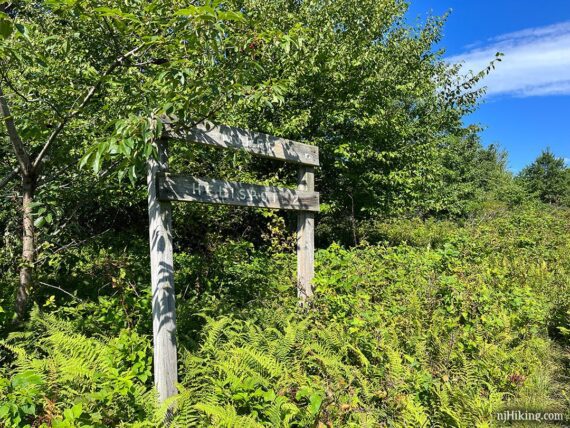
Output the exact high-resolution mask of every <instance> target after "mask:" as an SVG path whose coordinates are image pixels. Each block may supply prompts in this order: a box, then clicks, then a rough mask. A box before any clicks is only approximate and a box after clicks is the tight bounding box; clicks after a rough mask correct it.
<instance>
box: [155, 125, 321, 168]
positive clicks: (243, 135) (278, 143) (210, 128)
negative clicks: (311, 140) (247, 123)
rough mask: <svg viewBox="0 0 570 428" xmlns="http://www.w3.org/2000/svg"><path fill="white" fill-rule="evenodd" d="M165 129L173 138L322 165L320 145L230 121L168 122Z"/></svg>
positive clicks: (294, 161)
mask: <svg viewBox="0 0 570 428" xmlns="http://www.w3.org/2000/svg"><path fill="white" fill-rule="evenodd" d="M165 129H166V135H167V136H168V137H170V138H177V139H183V140H186V141H190V142H194V143H198V144H207V145H210V146H216V147H222V148H230V149H242V150H246V151H248V152H250V153H253V154H254V155H257V156H262V157H266V158H273V159H279V160H282V161H285V162H292V163H298V164H303V165H312V166H318V165H319V149H318V147H316V146H310V145H308V144H303V143H298V142H295V141H292V140H288V139H286V138H279V137H274V136H272V135H267V134H262V133H261V132H253V131H247V130H244V129H240V128H236V127H233V126H227V125H214V124H212V123H209V122H202V123H200V124H198V125H197V126H195V127H193V128H190V129H188V130H184V129H182V128H177V127H175V125H174V124H168V123H166V124H165Z"/></svg>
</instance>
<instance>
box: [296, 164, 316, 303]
mask: <svg viewBox="0 0 570 428" xmlns="http://www.w3.org/2000/svg"><path fill="white" fill-rule="evenodd" d="M297 188H298V189H299V190H303V191H308V192H312V191H314V190H315V168H314V167H312V166H301V167H299V174H298V177H297ZM314 276H315V213H313V212H309V211H300V212H299V214H298V215H297V296H298V297H299V300H300V303H301V304H302V305H303V304H305V302H306V301H307V299H309V298H310V297H312V296H313V285H312V281H313V277H314Z"/></svg>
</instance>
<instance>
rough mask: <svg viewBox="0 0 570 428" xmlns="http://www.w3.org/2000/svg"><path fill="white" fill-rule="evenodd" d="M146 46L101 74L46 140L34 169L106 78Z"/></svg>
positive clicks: (130, 53)
mask: <svg viewBox="0 0 570 428" xmlns="http://www.w3.org/2000/svg"><path fill="white" fill-rule="evenodd" d="M144 46H145V45H141V46H138V47H136V48H134V49H132V50H130V51H129V52H127V53H125V54H124V55H121V56H120V57H119V58H117V59H116V60H115V62H113V63H112V64H111V65H110V66H109V68H108V69H107V70H106V71H105V72H104V73H103V74H101V76H100V77H99V80H97V82H96V83H95V84H94V85H93V86H91V87H90V88H89V90H88V91H87V94H86V95H85V96H84V97H83V99H82V100H81V102H80V104H79V105H78V106H77V107H76V108H74V107H73V106H74V105H75V104H77V103H78V102H79V100H80V99H81V98H77V100H75V102H74V103H73V105H72V107H71V109H70V110H71V111H70V112H69V114H68V115H67V116H65V117H64V118H63V119H62V120H61V121H60V122H59V124H58V125H57V126H56V128H55V129H54V130H53V132H52V133H51V134H50V136H49V137H48V139H47V140H46V142H45V144H44V145H43V147H42V149H41V150H40V152H39V154H38V155H37V156H36V159H35V160H34V163H33V164H32V168H34V169H36V168H38V167H39V165H40V164H41V163H42V161H43V159H44V157H45V155H46V153H47V151H48V150H49V148H50V147H51V145H52V144H53V142H54V141H55V139H56V138H57V136H58V135H59V134H60V132H61V131H62V130H63V128H65V125H67V123H68V122H69V121H70V120H71V119H73V118H74V117H75V116H77V115H78V114H79V113H80V112H81V110H83V108H84V107H85V106H86V105H87V103H89V101H91V98H93V95H95V93H96V92H97V90H98V89H99V88H100V87H101V85H102V84H103V81H104V80H105V78H106V77H107V76H108V75H109V74H111V73H112V72H113V71H115V69H116V68H117V67H119V66H120V65H122V64H123V62H125V60H126V59H128V58H129V57H131V56H133V55H134V54H136V53H137V52H138V51H139V50H141V49H142V48H143V47H144Z"/></svg>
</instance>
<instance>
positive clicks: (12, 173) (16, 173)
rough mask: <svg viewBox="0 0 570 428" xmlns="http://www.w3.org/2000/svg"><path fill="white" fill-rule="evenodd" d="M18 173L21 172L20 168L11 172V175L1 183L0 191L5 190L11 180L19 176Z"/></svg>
mask: <svg viewBox="0 0 570 428" xmlns="http://www.w3.org/2000/svg"><path fill="white" fill-rule="evenodd" d="M18 172H20V168H14V169H13V170H12V171H10V173H9V174H8V175H6V177H4V178H3V179H2V181H0V189H2V188H4V186H5V185H6V184H8V183H9V182H10V180H12V178H14V177H15V176H16V175H18Z"/></svg>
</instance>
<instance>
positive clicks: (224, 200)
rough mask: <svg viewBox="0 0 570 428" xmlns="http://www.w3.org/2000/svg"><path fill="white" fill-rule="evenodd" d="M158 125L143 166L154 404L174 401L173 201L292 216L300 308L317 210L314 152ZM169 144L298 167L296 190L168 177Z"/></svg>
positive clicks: (306, 292) (308, 286)
mask: <svg viewBox="0 0 570 428" xmlns="http://www.w3.org/2000/svg"><path fill="white" fill-rule="evenodd" d="M164 125H165V132H164V136H163V138H161V139H158V140H157V141H156V142H155V143H154V144H155V146H156V149H157V153H158V157H157V159H155V158H153V157H151V158H149V160H148V164H147V188H148V217H149V246H150V265H151V283H152V316H153V344H154V350H153V353H154V382H155V385H156V389H157V391H158V396H159V401H160V402H163V401H165V400H166V399H167V398H169V397H171V396H173V395H175V394H176V392H177V390H176V384H177V376H178V374H177V344H176V309H175V289H174V257H173V242H172V202H174V201H185V202H200V203H213V204H226V205H238V206H251V207H258V208H268V209H286V210H294V211H298V214H297V249H296V251H297V296H298V298H299V301H300V304H301V305H306V304H307V301H308V300H309V299H310V298H311V297H312V296H313V287H312V281H313V278H314V249H315V243H314V241H315V212H317V211H319V194H318V193H317V192H315V167H316V166H319V150H318V147H316V146H311V145H308V144H302V143H298V142H295V141H292V140H287V139H285V138H279V137H274V136H271V135H267V134H262V133H259V132H253V131H247V130H243V129H240V128H235V127H230V126H226V125H213V124H211V123H209V122H207V123H206V122H205V123H201V124H198V125H197V126H194V127H192V128H189V129H184V128H183V127H180V126H175V124H172V123H169V122H165V123H164ZM167 139H182V140H184V141H188V142H192V143H196V144H203V145H209V146H215V147H219V148H223V149H234V150H245V151H247V152H249V153H252V154H253V155H255V156H261V157H266V158H272V159H278V160H281V161H284V162H290V163H295V164H298V165H299V170H298V176H297V188H296V189H287V188H281V187H275V186H262V185H259V184H248V183H237V182H228V181H223V180H216V179H207V178H197V177H192V176H182V175H176V174H170V173H169V170H168V155H167V143H166V140H167ZM196 185H197V186H198V187H197V188H196ZM200 185H202V186H208V191H206V192H201V191H200ZM210 186H214V188H215V186H218V187H219V188H221V189H226V190H224V192H226V191H227V192H228V193H224V195H222V194H221V191H220V192H218V193H216V192H215V191H214V192H213V193H212V192H211V191H210V190H209V189H210ZM190 187H192V189H191V190H189V189H190ZM242 190H245V191H246V193H247V192H248V191H249V192H250V193H249V197H248V198H243V199H242V198H241V197H240V195H241V193H240V192H241V191H242ZM236 194H237V195H238V196H237V197H236ZM254 194H255V195H256V197H254ZM259 195H261V196H259ZM256 198H257V199H256Z"/></svg>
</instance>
